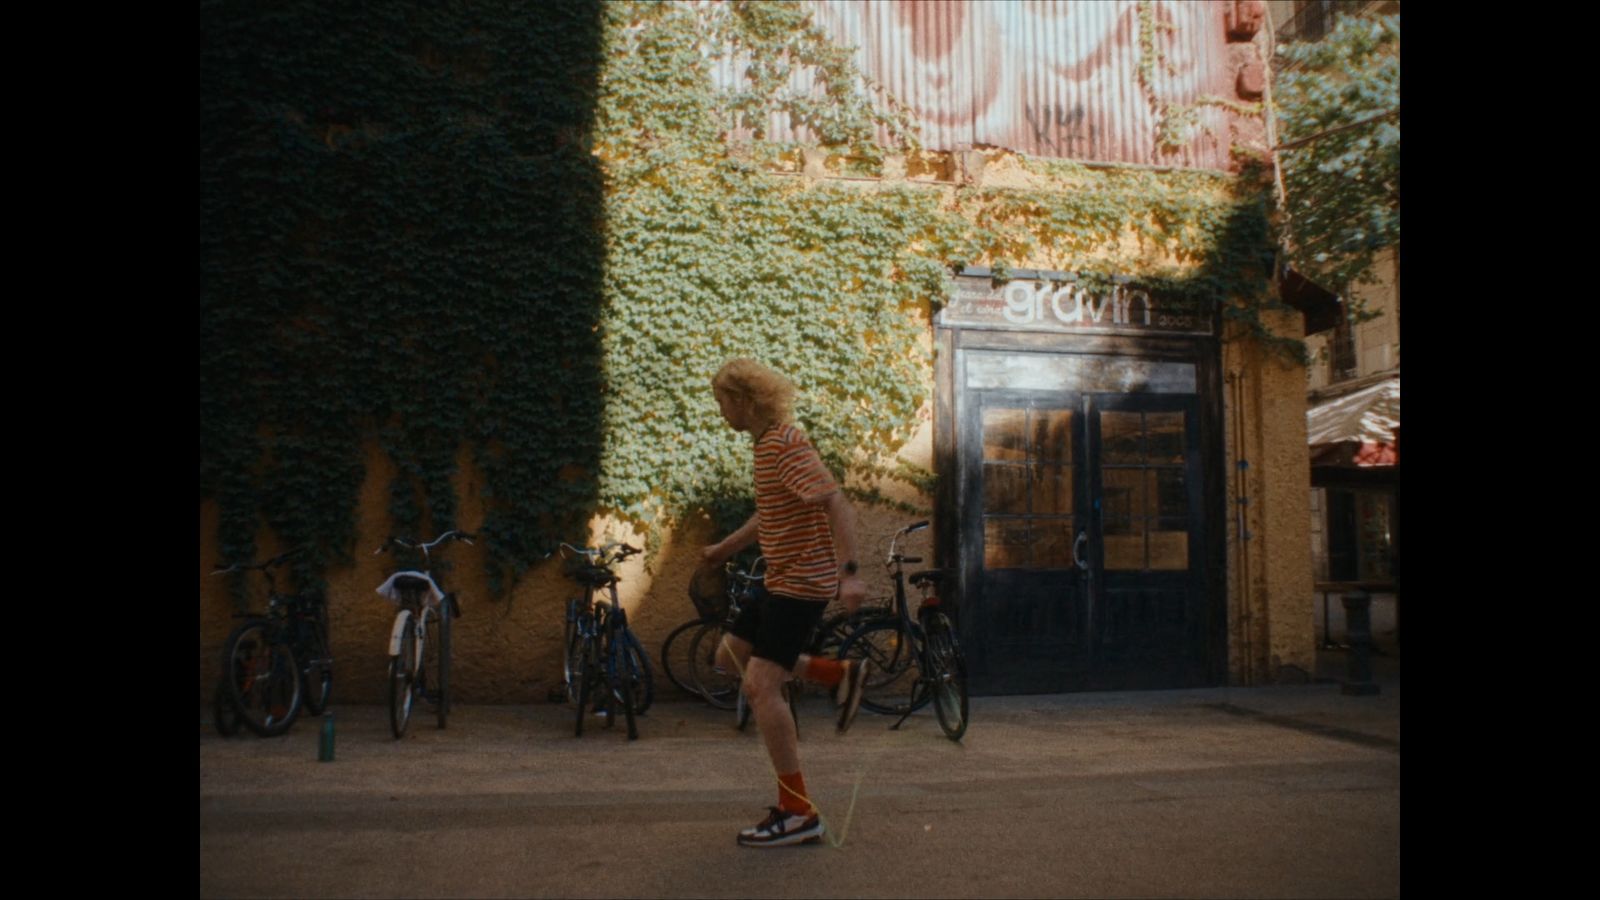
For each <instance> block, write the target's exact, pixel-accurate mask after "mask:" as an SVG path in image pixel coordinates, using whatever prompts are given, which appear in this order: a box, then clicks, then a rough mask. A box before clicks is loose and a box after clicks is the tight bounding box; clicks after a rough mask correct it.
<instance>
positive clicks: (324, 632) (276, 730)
mask: <svg viewBox="0 0 1600 900" xmlns="http://www.w3.org/2000/svg"><path fill="white" fill-rule="evenodd" d="M303 549H304V548H301V547H297V548H295V549H293V550H290V551H288V552H287V553H282V554H279V555H278V556H274V557H273V558H271V559H269V560H267V561H266V562H262V563H254V564H250V565H246V564H243V563H235V564H234V565H231V566H228V567H227V568H225V569H217V570H216V571H214V572H212V573H211V574H213V575H226V574H229V573H232V572H243V571H257V572H260V573H261V574H262V575H264V576H265V577H266V579H267V611H266V613H265V614H264V615H255V614H246V616H245V620H244V621H243V622H241V623H240V624H239V625H238V626H236V627H235V628H234V629H233V632H232V633H231V634H229V635H228V639H227V640H226V641H225V642H223V645H222V675H221V678H220V681H219V682H218V684H217V689H216V693H215V694H214V695H213V698H212V713H213V720H214V722H215V724H216V728H217V731H219V732H220V733H222V734H224V735H232V734H234V733H236V732H237V731H238V728H239V725H240V724H241V723H242V724H243V725H245V726H246V727H248V728H249V729H250V730H251V731H253V732H255V733H256V734H258V735H260V736H262V737H275V736H277V735H280V734H283V733H285V732H287V731H288V730H289V726H291V725H293V724H294V720H295V718H296V717H297V716H299V715H300V710H301V708H302V707H304V709H305V710H306V711H307V712H309V713H310V714H311V715H314V716H315V715H321V714H322V711H323V710H324V709H326V708H327V706H328V697H329V695H330V694H331V693H332V691H333V656H332V655H331V654H330V653H329V652H328V619H327V600H326V598H325V597H324V596H323V594H322V592H321V591H317V590H309V591H302V592H300V593H297V594H281V593H279V592H278V587H277V583H276V582H275V581H274V580H273V577H272V570H273V569H275V568H277V567H278V566H281V565H283V563H284V562H285V561H286V560H288V559H289V558H290V557H291V556H294V555H295V554H297V553H299V552H300V551H301V550H303Z"/></svg>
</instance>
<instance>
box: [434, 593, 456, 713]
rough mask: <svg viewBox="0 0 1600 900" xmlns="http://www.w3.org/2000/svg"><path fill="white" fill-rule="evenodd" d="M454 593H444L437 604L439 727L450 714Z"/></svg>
mask: <svg viewBox="0 0 1600 900" xmlns="http://www.w3.org/2000/svg"><path fill="white" fill-rule="evenodd" d="M455 600H456V595H455V594H447V595H445V598H444V602H443V603H441V604H440V605H439V662H438V668H437V671H438V676H437V680H438V682H439V727H440V728H443V727H444V726H445V719H447V718H449V716H450V631H451V626H450V620H451V619H453V618H455V616H454V615H453V613H454V612H455Z"/></svg>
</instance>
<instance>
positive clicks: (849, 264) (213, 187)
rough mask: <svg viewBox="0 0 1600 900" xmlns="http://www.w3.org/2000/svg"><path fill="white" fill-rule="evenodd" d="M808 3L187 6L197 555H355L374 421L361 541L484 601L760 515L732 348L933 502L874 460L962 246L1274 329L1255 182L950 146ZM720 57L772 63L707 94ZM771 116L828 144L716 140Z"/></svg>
mask: <svg viewBox="0 0 1600 900" xmlns="http://www.w3.org/2000/svg"><path fill="white" fill-rule="evenodd" d="M805 25H806V20H805V14H804V12H803V10H802V9H801V8H800V7H799V6H798V5H795V4H789V3H743V2H736V3H726V4H717V5H713V6H712V7H709V8H706V9H701V10H699V11H698V12H697V11H696V10H695V9H694V8H692V7H690V6H688V5H685V4H676V3H650V2H607V3H599V2H596V0H562V2H551V3H541V4H522V3H485V4H474V5H473V6H472V7H471V8H470V10H463V9H460V8H455V7H449V8H435V7H433V6H432V5H427V4H416V5H412V4H400V5H394V4H374V5H344V4H335V5H332V6H329V5H327V4H316V3H309V2H290V3H283V4H274V5H271V6H270V7H268V6H263V5H259V4H248V3H240V2H226V0H207V2H203V3H202V4H201V78H202V91H201V172H200V176H201V178H200V183H201V292H200V293H201V297H200V329H201V423H202V433H201V472H200V484H201V499H202V501H203V502H204V503H205V504H207V507H206V508H208V509H214V515H215V519H216V523H217V525H216V532H215V535H214V540H215V557H216V558H215V559H214V560H207V562H208V563H209V562H221V561H224V560H226V561H233V560H243V559H248V558H251V557H252V556H255V555H257V551H258V548H257V547H256V542H257V540H258V538H260V537H261V536H262V535H264V534H266V535H270V536H272V538H273V539H274V540H275V541H276V543H277V544H278V545H295V544H307V545H309V546H310V547H311V548H312V552H311V553H308V554H303V555H302V557H301V562H300V563H299V566H300V567H299V569H298V570H297V571H296V576H297V580H298V581H299V582H300V583H326V581H327V580H328V579H330V578H334V579H338V580H341V581H342V580H343V579H344V578H345V577H346V576H347V574H348V572H349V571H350V567H349V564H350V562H351V561H352V560H356V559H359V558H360V557H361V556H363V555H365V554H366V553H367V552H368V548H365V547H364V546H357V540H356V537H357V532H358V530H359V529H358V519H357V517H358V514H359V513H360V511H361V502H360V498H359V497H358V494H359V492H360V490H361V488H362V484H363V480H364V479H370V478H371V477H372V474H373V472H374V471H376V470H374V469H373V468H372V466H371V464H370V463H371V456H370V454H371V453H373V452H374V450H373V448H374V447H376V448H377V450H376V452H378V453H379V454H380V455H381V458H382V463H383V464H382V466H380V467H379V470H381V471H383V472H384V473H385V477H386V478H387V480H388V482H389V483H388V485H387V488H386V492H387V501H386V503H387V510H386V512H385V514H384V515H383V516H381V517H380V518H381V519H382V520H383V521H384V523H386V525H387V528H384V529H383V531H382V533H380V534H378V535H377V537H378V539H380V540H381V538H382V536H383V534H384V533H395V534H411V535H416V534H424V535H431V534H435V533H438V532H440V531H442V530H444V529H446V528H449V527H453V526H460V527H467V528H471V529H473V530H474V531H477V532H478V533H479V534H480V535H481V537H482V540H483V542H484V547H483V548H482V552H481V553H477V552H475V553H474V554H473V558H474V560H475V561H476V560H481V563H482V568H483V570H484V572H483V578H484V585H485V593H486V594H487V595H488V596H487V597H484V598H483V600H484V602H495V601H504V600H505V599H506V598H508V597H510V596H512V594H513V591H514V589H515V588H516V586H517V585H518V584H519V579H524V576H526V575H527V573H528V572H529V570H530V568H531V567H533V566H535V565H536V564H537V562H538V560H539V559H540V558H541V556H542V554H543V553H544V552H545V551H546V550H548V549H549V548H550V547H551V546H553V544H554V543H555V541H557V540H568V541H579V540H583V539H584V538H586V537H587V528H588V524H589V523H590V521H591V520H592V519H593V517H594V516H595V515H597V514H598V515H601V516H607V517H610V518H612V519H614V520H616V521H620V522H625V523H628V524H629V525H631V526H632V528H634V529H637V533H642V534H643V535H645V537H646V539H647V540H649V541H651V542H652V544H653V545H654V546H653V547H652V549H659V544H660V541H661V540H662V539H663V537H665V536H666V535H667V534H669V533H670V531H671V529H672V528H673V527H674V526H675V525H677V524H680V523H683V522H685V521H687V520H689V519H692V518H697V516H698V514H699V513H700V512H702V511H709V512H710V513H711V515H712V519H713V520H714V522H715V523H716V525H715V527H718V528H726V527H728V526H730V525H732V524H734V523H736V522H737V521H739V520H741V519H742V518H743V517H744V516H746V515H748V513H749V509H750V506H749V503H750V500H749V492H750V485H749V478H750V471H749V462H748V441H747V439H744V438H743V437H742V436H740V435H737V434H735V433H733V432H731V431H729V430H728V429H727V428H726V426H725V425H724V424H723V423H722V422H721V420H720V418H719V417H718V415H717V412H716V406H715V403H714V401H713V400H712V397H711V394H710V391H709V388H708V383H709V379H710V377H711V375H712V373H713V372H714V371H715V370H716V368H717V367H718V366H720V365H721V363H722V362H723V361H724V360H726V359H727V358H729V357H732V356H738V355H752V356H757V357H760V358H762V359H764V360H766V361H768V362H769V363H770V364H772V365H774V366H775V367H777V368H779V369H782V370H784V371H786V372H788V373H789V374H790V375H791V377H793V378H794V379H795V380H796V382H797V383H799V384H800V385H801V387H802V388H803V390H804V397H803V403H802V405H801V406H800V408H799V409H798V410H797V412H798V416H799V418H800V420H801V423H802V425H803V426H804V427H806V428H807V430H808V431H809V432H810V433H811V435H812V437H813V438H814V440H815V441H816V443H817V445H818V447H819V449H820V450H821V451H822V453H823V455H824V457H825V459H826V460H827V461H828V463H829V464H830V465H831V466H833V467H834V468H835V470H836V471H838V472H839V473H840V474H841V475H844V476H846V483H847V484H848V485H849V486H850V488H851V489H852V490H853V491H854V492H855V493H856V494H857V496H858V498H862V499H872V498H874V497H875V496H876V495H877V487H878V486H881V485H883V484H885V480H886V479H887V481H888V482H900V483H901V484H902V486H904V487H909V488H910V489H911V490H912V494H911V496H913V497H915V496H918V495H920V496H923V497H927V496H929V495H930V494H931V491H930V486H931V480H932V477H933V474H932V473H931V472H930V471H928V469H927V467H925V466H923V465H918V464H914V463H913V464H908V463H907V462H906V460H904V459H898V458H896V456H895V451H896V450H898V449H899V448H900V447H901V446H902V445H903V444H904V443H905V442H906V441H907V440H908V439H909V438H910V437H911V435H912V434H913V433H914V432H915V430H916V428H917V427H918V426H919V424H921V421H922V420H921V418H919V414H920V415H921V416H925V415H926V406H927V404H928V401H929V399H930V395H931V391H932V365H931V356H930V354H931V350H930V344H929V342H928V340H927V337H928V332H929V329H930V317H931V315H932V314H933V313H934V312H935V310H936V309H937V307H938V305H939V304H940V302H942V298H943V297H944V296H945V293H946V283H947V282H946V279H947V278H948V277H949V275H950V274H951V272H952V271H953V270H955V269H957V268H959V267H961V266H963V265H966V264H979V265H990V266H993V267H994V268H995V269H997V270H999V271H1002V272H1003V271H1004V270H1005V268H1006V267H1007V266H1008V265H1012V266H1018V267H1022V266H1027V267H1038V268H1054V269H1062V270H1069V271H1077V272H1080V273H1082V274H1083V276H1084V277H1085V278H1086V279H1088V280H1090V281H1093V280H1095V279H1109V278H1110V277H1111V276H1112V275H1132V276H1135V277H1138V278H1140V279H1141V280H1143V281H1147V282H1149V283H1150V284H1151V285H1152V286H1154V287H1157V288H1159V289H1161V290H1166V291H1172V292H1176V293H1185V294H1193V295H1198V296H1204V297H1207V298H1218V299H1223V300H1225V304H1226V306H1225V312H1226V314H1227V316H1228V317H1229V319H1230V321H1231V322H1233V323H1235V329H1234V333H1237V334H1241V335H1249V334H1253V335H1255V336H1256V337H1258V338H1264V339H1266V340H1267V341H1269V342H1271V341H1278V342H1280V343H1281V344H1282V345H1283V346H1284V347H1285V348H1286V349H1288V350H1290V351H1291V354H1292V353H1293V352H1294V351H1295V346H1294V345H1292V342H1283V341H1282V340H1281V338H1278V337H1275V336H1273V334H1272V333H1271V332H1270V331H1269V330H1268V329H1265V328H1263V327H1262V326H1261V322H1262V318H1261V316H1262V311H1263V310H1264V309H1269V308H1270V307H1271V306H1272V305H1273V304H1272V301H1271V299H1270V297H1269V296H1268V295H1267V291H1266V288H1267V276H1268V272H1269V271H1270V269H1269V266H1270V262H1271V254H1272V246H1273V240H1272V234H1271V227H1270V221H1269V217H1270V215H1271V193H1270V191H1269V190H1268V189H1267V186H1268V185H1269V184H1270V179H1269V178H1267V177H1264V176H1263V174H1262V173H1260V172H1258V171H1255V170H1252V169H1251V168H1249V167H1246V169H1245V171H1244V173H1243V174H1241V175H1238V176H1229V175H1224V174H1219V173H1209V172H1183V171H1156V170H1149V169H1138V168H1117V167H1088V166H1082V165H1076V164H1073V163H1070V162H1066V161H1059V160H1054V161H1052V160H1034V159H1027V158H1023V157H1019V156H1016V155H1015V154H1009V153H1006V152H1004V151H1001V150H998V149H989V150H984V151H981V152H980V153H979V156H981V157H983V162H984V165H983V169H984V171H983V173H982V174H981V175H972V174H971V172H965V171H964V170H963V169H962V168H961V166H958V165H957V162H958V160H956V158H955V157H953V156H952V155H951V154H936V153H927V152H924V151H922V150H921V148H919V146H918V145H917V141H916V134H915V129H914V123H910V122H907V121H905V120H904V118H903V117H901V116H898V115H896V114H894V113H893V112H892V110H893V109H894V107H893V104H892V103H888V104H887V105H884V104H880V105H879V106H876V107H875V106H874V105H873V104H871V103H869V102H868V101H869V100H870V99H872V97H873V96H874V94H873V89H872V86H871V85H870V84H863V82H862V80H861V79H860V78H859V75H858V73H857V72H855V70H854V68H853V65H852V64H851V62H850V56H849V54H848V53H845V52H842V51H841V50H840V48H837V47H833V46H831V45H829V44H828V43H827V42H826V41H825V40H823V39H822V37H821V35H820V33H817V32H813V31H810V30H808V29H807V28H806V27H805ZM730 50H731V51H732V52H738V51H741V50H742V51H747V52H751V53H753V54H754V55H755V58H757V59H759V60H764V61H766V62H765V64H764V65H763V66H757V67H756V69H755V78H754V80H753V81H752V82H751V83H750V84H749V86H748V90H744V91H741V92H738V93H732V94H727V93H724V94H719V93H717V92H715V91H714V90H713V89H712V87H711V84H712V80H711V79H710V77H709V68H710V67H711V66H713V65H715V64H716V63H717V61H718V59H719V58H720V56H719V55H720V54H723V53H726V52H730ZM785 65H807V66H813V67H816V68H817V69H818V70H819V71H820V72H822V73H823V75H824V79H823V80H824V83H825V84H826V85H827V86H828V93H827V96H825V97H821V98H817V97H796V96H789V95H787V94H786V92H785V88H784V86H783V85H784V80H783V79H782V78H781V77H780V75H781V71H782V67H783V66H785ZM879 99H880V100H883V99H884V98H881V97H879ZM879 108H887V109H889V110H891V112H889V113H880V112H876V111H875V109H879ZM774 110H776V111H779V112H781V113H783V114H786V115H791V116H794V117H796V118H797V120H799V121H803V122H805V123H807V124H808V125H809V126H810V127H811V128H812V130H813V131H814V132H815V133H816V134H818V135H820V136H821V144H822V146H821V148H820V149H821V153H820V154H817V153H816V152H815V150H816V148H801V147H797V146H792V145H784V144H777V143H773V142H768V141H764V140H761V139H760V138H759V137H758V138H757V139H756V140H755V141H752V142H745V143H736V142H730V141H728V140H727V139H726V134H727V133H728V131H729V130H730V128H731V127H732V125H733V124H734V123H736V122H746V123H749V122H756V121H759V120H760V119H761V118H762V117H763V116H764V115H766V114H767V113H768V112H770V111H774ZM878 125H886V126H888V128H889V132H890V133H891V135H893V141H892V142H891V143H889V144H887V145H880V144H877V143H875V142H874V140H873V139H872V135H873V134H874V132H875V128H876V126H878ZM971 162H972V161H971V160H970V159H969V160H968V163H967V164H968V165H970V164H971ZM463 464H465V465H466V466H468V467H469V468H470V469H471V470H472V475H473V477H472V478H470V479H468V478H465V477H464V473H463V472H462V471H461V470H460V467H461V466H462V465H463ZM462 485H470V486H471V487H470V489H471V490H472V491H474V492H475V495H474V496H472V497H470V498H466V497H463V496H461V494H460V491H461V490H462ZM894 493H895V494H896V496H902V497H903V496H904V491H901V490H896V491H894ZM869 505H870V504H869ZM919 505H921V504H916V503H914V504H913V506H919ZM468 508H470V509H471V510H472V511H473V512H472V514H471V515H470V516H469V515H466V513H465V510H466V509H468ZM211 539H212V538H211V536H208V540H211ZM552 577H554V576H553V575H552ZM475 580H476V579H475ZM213 589H214V586H213V585H210V584H209V583H205V584H204V585H203V591H211V590H213ZM236 596H237V597H238V598H239V602H243V601H242V597H243V595H242V594H238V595H236ZM362 602H366V601H362ZM552 621H553V619H552ZM335 644H336V649H337V645H338V638H337V636H336V638H335ZM463 683H466V682H463Z"/></svg>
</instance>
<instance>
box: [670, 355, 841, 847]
mask: <svg viewBox="0 0 1600 900" xmlns="http://www.w3.org/2000/svg"><path fill="white" fill-rule="evenodd" d="M711 387H712V391H713V393H714V394H715V395H716V398H717V405H718V406H719V407H720V408H721V410H722V417H723V418H724V419H725V420H727V423H728V425H729V426H730V427H732V428H733V429H735V430H737V431H745V432H749V434H750V436H751V437H753V438H754V439H755V485H756V512H755V515H753V516H751V517H750V520H749V521H747V522H745V523H744V524H743V525H741V526H740V527H739V528H738V530H736V531H734V532H733V533H732V534H730V535H728V536H727V537H726V538H724V539H723V540H722V541H721V542H719V543H716V544H713V545H711V546H709V547H706V548H705V549H704V550H703V551H702V552H701V558H702V560H703V561H704V564H705V565H708V566H713V565H720V564H722V563H723V562H724V561H726V560H727V559H729V558H730V557H732V556H733V555H734V554H736V553H738V552H739V551H740V550H743V549H744V548H746V547H748V546H750V545H751V544H753V543H755V542H756V541H757V540H759V541H760V543H761V552H762V554H763V555H764V556H765V557H766V561H767V570H766V581H765V586H766V595H765V597H763V598H762V600H761V602H758V603H751V604H749V605H747V606H746V607H745V608H744V609H743V610H741V611H740V614H739V619H738V621H737V622H735V623H734V626H733V629H732V633H731V634H730V635H729V637H728V639H727V641H726V642H725V644H724V646H723V647H722V648H719V651H718V661H719V663H721V664H724V665H727V664H737V665H738V666H739V668H740V671H741V672H742V673H743V677H744V692H745V697H746V698H747V700H748V702H749V703H750V708H751V710H752V712H754V714H755V717H756V724H757V726H758V727H759V728H760V730H761V740H762V743H764V744H765V745H766V748H767V755H768V757H769V758H770V759H771V760H772V767H773V770H774V771H775V772H776V773H777V776H778V805H777V806H774V807H771V809H770V814H769V815H768V816H767V818H765V819H764V820H762V821H761V822H759V823H758V824H756V825H755V826H753V827H750V828H746V829H744V830H743V831H741V832H739V843H740V844H741V845H743V846H746V847H776V846H783V845H787V844H800V843H813V842H816V841H820V840H821V839H822V831H823V829H822V822H821V819H820V818H819V817H818V815H817V810H816V807H814V806H813V805H812V804H811V799H810V796H809V795H808V794H807V793H806V787H805V779H804V778H803V777H801V773H800V750H799V741H798V738H797V736H796V734H795V727H794V721H793V720H792V719H790V717H789V715H788V711H787V710H785V709H784V700H783V693H782V692H783V684H784V682H786V681H788V680H789V679H790V678H791V677H801V678H805V679H807V680H809V681H815V682H818V683H821V684H825V685H828V686H830V687H833V688H834V689H835V694H834V697H835V700H836V701H837V702H838V703H839V704H840V711H839V733H840V734H843V733H844V732H845V730H846V729H848V728H849V727H850V723H851V722H852V721H854V719H855V715H856V711H857V709H858V708H859V707H860V705H861V686H862V684H863V683H864V682H865V680H866V676H867V670H868V669H869V668H870V666H869V664H868V663H867V661H866V660H861V661H859V662H840V661H839V660H832V659H825V658H823V657H814V656H810V655H809V654H805V653H802V652H801V650H802V649H803V648H804V647H805V644H806V642H807V641H808V640H809V639H810V637H811V633H812V632H813V631H814V630H815V629H816V626H817V623H818V622H820V621H821V619H822V613H823V610H824V609H825V608H826V607H827V605H828V601H830V600H832V599H833V598H834V597H835V596H838V597H839V598H840V600H842V601H843V602H844V605H845V608H846V609H848V610H849V611H850V612H855V611H856V610H857V609H858V608H860V606H861V601H862V598H864V597H865V596H866V586H865V585H864V584H862V582H861V579H860V578H859V577H858V576H857V575H856V552H855V551H856V546H855V510H854V509H853V508H852V507H851V505H850V502H849V501H848V500H846V499H845V497H844V494H843V493H842V492H841V491H840V490H839V485H838V484H837V483H836V482H835V481H834V478H833V475H832V474H831V473H829V472H828V469H827V467H826V466H824V465H823V464H822V458H821V457H819V456H818V455H817V451H816V448H815V447H813V446H812V445H811V442H810V441H809V440H807V439H806V436H805V435H804V434H803V433H801V431H800V430H799V429H798V428H796V427H795V426H794V424H793V423H792V421H791V419H792V412H791V409H792V404H793V401H794V393H795V388H794V384H793V383H791V382H790V381H789V379H787V378H785V377H784V376H782V375H780V374H779V373H777V372H774V371H773V370H771V369H769V368H767V367H766V366H763V365H762V364H760V363H758V362H756V361H755V360H751V359H735V360H730V361H729V362H728V363H727V364H725V365H724V366H723V367H722V368H721V370H719V371H718V372H717V374H716V377H715V378H713V379H712V380H711ZM730 655H731V656H732V659H729V658H728V656H730Z"/></svg>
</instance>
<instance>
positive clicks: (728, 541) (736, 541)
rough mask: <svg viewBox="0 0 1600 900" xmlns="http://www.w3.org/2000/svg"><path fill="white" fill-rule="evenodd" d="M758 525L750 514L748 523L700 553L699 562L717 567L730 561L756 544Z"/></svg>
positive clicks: (754, 517)
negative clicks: (735, 555) (741, 551)
mask: <svg viewBox="0 0 1600 900" xmlns="http://www.w3.org/2000/svg"><path fill="white" fill-rule="evenodd" d="M758 525H759V523H758V522H757V520H756V516H755V515H754V514H751V516H750V519H749V521H747V522H745V523H744V524H743V525H740V526H739V527H738V529H736V530H735V531H734V532H733V534H730V535H728V536H727V537H725V538H723V539H722V540H721V541H718V542H717V543H715V544H712V545H710V546H708V547H706V548H705V549H704V550H701V551H700V561H701V562H702V563H704V564H705V565H708V566H718V565H721V564H723V563H725V562H727V561H728V560H730V559H732V558H733V556H734V554H736V553H738V552H739V551H740V550H743V549H744V548H746V547H748V546H750V545H751V544H754V543H755V542H756V529H757V527H758Z"/></svg>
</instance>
